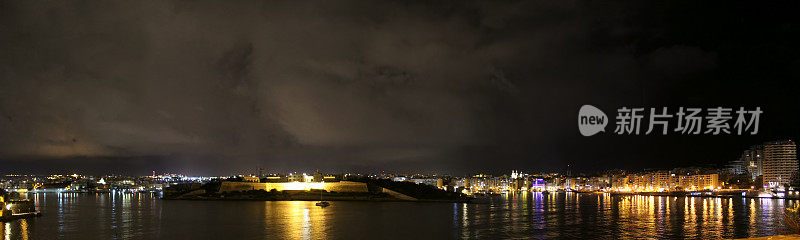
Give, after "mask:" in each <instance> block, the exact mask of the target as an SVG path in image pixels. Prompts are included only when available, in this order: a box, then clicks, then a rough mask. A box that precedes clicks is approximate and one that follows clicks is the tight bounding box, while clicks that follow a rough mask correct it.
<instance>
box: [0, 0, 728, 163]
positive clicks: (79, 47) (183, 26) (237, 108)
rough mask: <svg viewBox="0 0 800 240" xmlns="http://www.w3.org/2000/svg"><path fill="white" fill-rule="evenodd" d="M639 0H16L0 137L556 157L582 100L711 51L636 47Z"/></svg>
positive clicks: (172, 150)
mask: <svg viewBox="0 0 800 240" xmlns="http://www.w3.org/2000/svg"><path fill="white" fill-rule="evenodd" d="M640 8H641V7H640V6H636V5H631V6H628V5H614V4H593V3H589V2H573V1H557V2H505V3H501V4H498V3H494V2H484V3H462V2H424V3H422V2H420V3H408V2H375V1H334V2H314V3H312V2H256V1H253V2H244V1H236V2H213V1H153V2H125V1H105V2H28V1H25V2H23V1H20V2H3V3H0V42H2V44H0V52H2V53H3V56H2V57H0V78H2V79H0V115H1V116H2V117H3V119H2V121H1V123H2V124H0V133H2V135H1V136H0V155H1V156H2V157H3V158H74V157H81V156H84V157H109V158H112V159H120V158H121V159H128V157H137V156H159V157H158V159H168V160H164V161H166V162H171V163H172V166H179V167H180V168H182V169H190V168H205V169H204V170H203V171H206V172H215V170H213V169H215V166H216V165H219V164H221V163H225V165H226V167H222V169H225V171H229V170H236V169H242V168H252V167H253V166H254V165H256V164H260V165H262V166H265V167H267V168H275V169H280V170H284V169H296V168H314V167H326V168H333V169H337V170H349V169H377V168H384V167H385V168H397V169H407V170H425V169H433V170H440V171H448V168H452V169H456V167H452V166H454V165H460V166H466V167H463V168H464V169H460V170H459V171H472V170H471V169H468V168H483V167H486V166H490V165H491V166H494V167H496V168H497V169H506V168H511V167H515V166H519V165H520V164H524V165H523V166H528V167H536V166H544V165H546V164H563V163H565V162H568V161H572V160H574V159H573V158H574V157H576V156H575V155H572V154H571V153H570V152H572V151H571V150H569V149H562V148H566V147H564V146H573V145H571V144H574V143H575V139H574V137H575V136H576V132H577V130H576V129H574V128H575V127H574V126H573V125H574V124H573V123H574V116H575V111H577V108H578V106H580V105H581V104H585V103H595V104H599V105H604V104H605V105H608V106H617V105H621V104H643V103H642V101H647V100H646V99H647V98H645V97H644V95H645V94H646V93H643V92H646V91H649V90H645V89H661V88H669V87H670V86H674V85H675V84H677V83H674V82H675V81H679V80H680V79H682V78H683V77H685V76H687V75H692V74H698V73H703V72H707V71H709V69H713V68H714V67H715V66H716V64H717V58H718V56H717V55H716V53H714V52H711V51H707V50H704V49H703V48H700V47H697V46H692V44H681V43H666V44H660V45H659V44H656V45H648V48H647V49H641V47H640V46H639V45H638V41H642V40H641V39H639V38H640V37H641V36H639V35H640V34H641V31H642V26H639V25H637V24H635V23H633V24H632V23H631V21H632V18H634V16H632V15H631V14H629V13H631V12H636V11H637V10H640ZM648 36H649V35H648ZM642 79H652V80H651V81H647V82H643V80H642ZM662 95H665V94H663V93H662ZM648 96H649V95H648ZM653 96H658V93H653ZM643 99H644V100H643ZM110 161H113V160H110ZM120 161H122V160H120ZM167 165H169V164H167ZM426 166H428V167H427V168H426ZM217 167H218V166H217ZM217 170H219V169H217Z"/></svg>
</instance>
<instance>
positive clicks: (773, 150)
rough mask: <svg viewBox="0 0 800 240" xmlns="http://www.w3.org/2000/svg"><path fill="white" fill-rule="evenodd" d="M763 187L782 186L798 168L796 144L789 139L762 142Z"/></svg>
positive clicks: (789, 180) (787, 182)
mask: <svg viewBox="0 0 800 240" xmlns="http://www.w3.org/2000/svg"><path fill="white" fill-rule="evenodd" d="M763 162H764V166H763V172H764V188H782V187H783V186H784V185H786V184H789V182H791V177H792V174H793V173H794V172H796V171H797V170H798V162H797V145H795V143H794V142H793V141H791V140H788V141H775V142H768V143H766V144H764V160H763Z"/></svg>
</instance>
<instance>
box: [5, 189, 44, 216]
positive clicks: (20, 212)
mask: <svg viewBox="0 0 800 240" xmlns="http://www.w3.org/2000/svg"><path fill="white" fill-rule="evenodd" d="M0 208H1V209H0V222H6V221H11V220H16V219H22V218H30V217H38V216H41V213H39V212H38V211H36V206H35V205H34V204H33V201H31V200H28V199H22V200H11V196H10V195H9V194H8V193H7V192H6V191H5V190H2V189H0Z"/></svg>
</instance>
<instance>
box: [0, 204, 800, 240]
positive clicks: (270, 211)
mask: <svg viewBox="0 0 800 240" xmlns="http://www.w3.org/2000/svg"><path fill="white" fill-rule="evenodd" d="M29 197H30V198H32V199H35V200H36V201H37V204H38V209H39V210H40V211H41V212H42V214H43V216H42V217H39V218H35V219H27V220H17V221H13V222H8V223H4V224H2V226H0V227H2V228H0V232H3V233H4V236H5V239H387V238H388V239H428V238H435V239H457V238H480V239H486V238H490V239H496V238H523V239H525V238H529V239H549V238H553V239H639V238H689V239H697V238H704V239H708V238H712V239H713V238H740V237H751V236H768V235H775V234H782V233H786V231H787V229H786V228H785V227H784V226H783V225H782V224H781V223H782V217H783V216H782V211H783V209H784V208H785V207H788V206H789V205H790V204H796V201H785V200H777V199H738V198H733V199H720V198H686V197H679V198H676V197H644V196H638V197H637V196H624V197H611V196H610V195H602V194H574V193H561V194H550V195H542V194H538V193H527V194H519V195H509V196H498V197H495V198H493V199H492V200H491V202H490V203H489V204H453V203H410V202H385V203H382V202H333V204H332V206H330V207H327V208H320V207H316V206H314V202H303V201H297V202H256V201H237V202H230V201H163V200H160V199H159V198H158V195H157V194H120V193H118V194H97V195H95V194H56V193H46V194H41V193H40V194H30V195H29Z"/></svg>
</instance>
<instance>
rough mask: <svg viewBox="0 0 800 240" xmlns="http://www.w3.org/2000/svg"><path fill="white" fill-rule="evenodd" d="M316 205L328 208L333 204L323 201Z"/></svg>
mask: <svg viewBox="0 0 800 240" xmlns="http://www.w3.org/2000/svg"><path fill="white" fill-rule="evenodd" d="M316 205H317V206H320V207H327V206H330V205H331V203H329V202H326V201H322V202H318V203H317V204H316Z"/></svg>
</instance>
